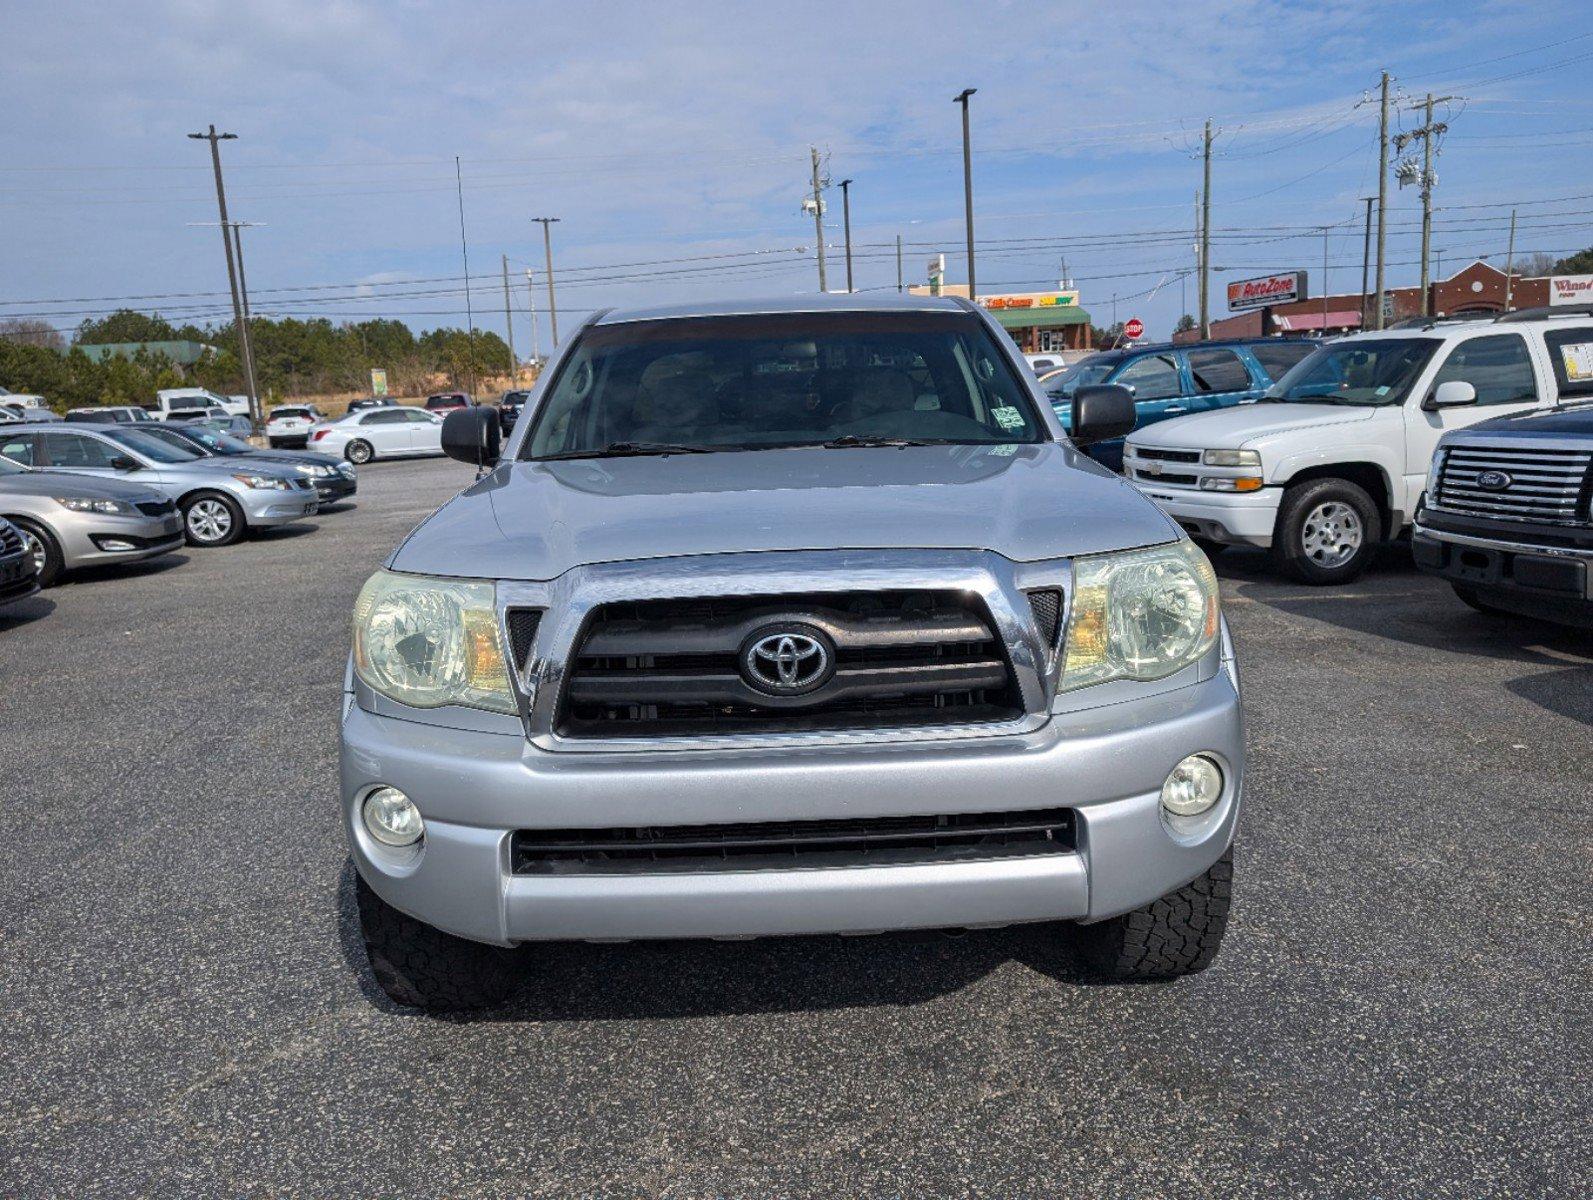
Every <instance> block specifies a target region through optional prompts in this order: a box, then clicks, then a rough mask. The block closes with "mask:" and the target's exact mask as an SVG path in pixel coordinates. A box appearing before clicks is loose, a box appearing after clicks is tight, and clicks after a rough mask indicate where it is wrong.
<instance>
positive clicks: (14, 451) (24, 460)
mask: <svg viewBox="0 0 1593 1200" xmlns="http://www.w3.org/2000/svg"><path fill="white" fill-rule="evenodd" d="M0 456H4V457H6V458H9V459H10V460H11V461H12V462H19V463H21V464H22V465H23V466H24V467H31V466H32V465H33V436H32V435H31V434H26V433H23V434H17V435H16V436H13V437H0Z"/></svg>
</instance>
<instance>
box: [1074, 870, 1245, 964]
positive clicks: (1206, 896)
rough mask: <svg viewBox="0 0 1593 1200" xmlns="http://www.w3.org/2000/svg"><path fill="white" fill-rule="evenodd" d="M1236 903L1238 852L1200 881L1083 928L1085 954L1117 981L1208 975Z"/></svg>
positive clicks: (1081, 942)
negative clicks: (1234, 864)
mask: <svg viewBox="0 0 1593 1200" xmlns="http://www.w3.org/2000/svg"><path fill="white" fill-rule="evenodd" d="M1232 900H1233V848H1232V847H1229V849H1228V850H1227V851H1226V852H1225V853H1224V854H1223V856H1222V857H1221V858H1219V859H1218V860H1217V861H1216V862H1214V863H1212V865H1211V866H1210V867H1209V868H1208V869H1207V870H1206V871H1205V873H1204V874H1202V875H1200V876H1199V877H1198V878H1196V879H1194V880H1191V881H1190V882H1189V883H1186V884H1185V885H1184V886H1183V887H1181V888H1179V889H1178V890H1177V891H1174V892H1169V893H1168V894H1167V895H1165V896H1162V897H1161V898H1160V899H1157V900H1152V901H1151V902H1150V903H1149V904H1147V905H1146V906H1145V907H1144V908H1137V909H1135V910H1134V911H1133V912H1128V913H1124V914H1123V915H1122V916H1119V917H1113V918H1111V919H1110V920H1107V921H1101V922H1098V923H1097V924H1094V925H1085V926H1081V927H1080V929H1079V933H1080V949H1081V951H1082V953H1083V957H1084V961H1085V962H1086V964H1087V965H1089V966H1090V967H1091V968H1092V969H1093V970H1095V971H1098V972H1100V973H1101V974H1103V975H1107V976H1110V977H1111V978H1113V979H1172V978H1175V977H1177V976H1179V975H1194V974H1196V973H1198V972H1200V971H1204V970H1205V969H1206V968H1207V967H1209V966H1210V965H1211V963H1212V960H1213V959H1215V958H1216V957H1217V951H1218V950H1219V949H1220V948H1221V947H1222V938H1223V933H1224V932H1225V931H1226V930H1227V928H1228V908H1229V905H1230V903H1231V902H1232Z"/></svg>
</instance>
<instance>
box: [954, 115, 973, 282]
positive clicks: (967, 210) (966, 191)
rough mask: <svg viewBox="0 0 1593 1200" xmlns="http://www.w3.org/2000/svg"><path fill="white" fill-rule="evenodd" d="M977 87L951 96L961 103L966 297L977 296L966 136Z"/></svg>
mask: <svg viewBox="0 0 1593 1200" xmlns="http://www.w3.org/2000/svg"><path fill="white" fill-rule="evenodd" d="M978 90H979V89H978V88H963V90H962V91H960V92H958V93H957V94H956V95H955V96H953V97H952V98H951V99H952V103H953V104H960V105H962V215H963V223H964V224H965V225H966V226H967V227H968V299H970V300H977V299H978V298H979V292H978V289H977V288H976V287H975V285H974V222H973V152H972V150H971V149H970V140H969V136H968V97H969V96H972V95H973V94H974V93H975V92H977V91H978Z"/></svg>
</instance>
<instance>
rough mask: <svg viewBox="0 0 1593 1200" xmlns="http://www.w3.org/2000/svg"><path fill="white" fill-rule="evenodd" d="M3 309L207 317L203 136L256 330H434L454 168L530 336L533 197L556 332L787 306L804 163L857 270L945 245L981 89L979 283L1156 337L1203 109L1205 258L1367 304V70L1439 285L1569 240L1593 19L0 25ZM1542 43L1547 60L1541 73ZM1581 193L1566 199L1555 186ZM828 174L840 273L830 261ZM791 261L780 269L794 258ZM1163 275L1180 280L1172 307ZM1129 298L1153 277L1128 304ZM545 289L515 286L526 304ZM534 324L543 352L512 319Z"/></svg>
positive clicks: (490, 308)
mask: <svg viewBox="0 0 1593 1200" xmlns="http://www.w3.org/2000/svg"><path fill="white" fill-rule="evenodd" d="M6 27H7V41H8V43H9V45H8V49H7V53H6V61H7V68H6V73H7V76H8V88H7V95H8V98H9V100H8V110H9V111H8V114H7V120H6V121H4V122H0V314H3V315H34V314H38V315H41V316H43V317H44V318H45V319H47V320H49V321H51V322H52V323H53V324H56V325H58V326H62V327H70V326H72V325H75V324H76V323H77V321H78V320H80V319H81V318H82V317H83V316H85V315H90V314H92V313H95V312H97V311H101V310H106V309H109V308H113V307H115V306H116V305H117V304H118V303H121V302H122V300H121V299H120V298H123V297H140V298H139V299H135V300H129V301H127V303H129V304H130V305H131V306H133V307H140V308H144V309H146V310H158V311H161V312H163V313H166V314H167V315H169V316H172V317H176V318H189V317H193V318H197V319H201V320H203V319H209V318H213V317H215V316H217V315H220V314H222V313H224V312H225V311H226V309H227V301H226V297H225V288H226V276H225V268H224V264H223V262H222V257H221V254H220V248H219V247H218V246H217V244H216V242H217V236H218V235H217V233H216V231H215V229H213V228H206V227H203V226H195V225H190V223H191V222H205V221H214V220H215V219H216V211H215V197H214V191H213V189H212V185H211V180H210V174H209V162H208V156H207V154H206V148H205V146H204V144H203V143H200V142H192V141H189V140H187V139H186V138H185V137H184V134H186V133H188V132H191V131H194V130H198V129H202V128H204V126H205V125H206V124H207V123H210V122H214V123H215V124H216V125H217V126H218V127H219V128H222V129H226V130H229V131H232V132H235V133H237V134H238V135H239V140H237V141H235V142H230V143H227V144H226V146H225V147H224V151H223V153H224V156H225V163H226V169H227V180H228V188H229V200H230V206H231V209H232V213H231V215H232V216H233V217H234V218H235V219H241V220H248V221H254V222H259V223H261V226H262V227H260V228H257V229H254V230H252V231H249V232H248V233H246V235H245V236H246V239H247V240H246V251H247V255H248V267H249V283H250V287H251V292H252V294H253V296H254V301H255V309H256V311H258V312H266V313H282V314H292V315H299V316H308V315H312V314H322V315H327V316H331V317H333V318H334V319H336V318H341V317H351V318H352V317H359V318H363V317H367V316H399V317H403V318H405V319H407V320H409V321H411V323H413V324H415V325H417V326H431V325H436V324H463V323H464V321H465V297H464V290H463V285H462V279H461V275H462V270H461V264H460V247H459V216H458V210H457V207H456V194H455V188H454V156H455V155H458V156H459V157H460V159H461V160H462V174H463V180H464V203H465V215H466V220H467V226H468V231H469V242H470V256H471V264H470V265H471V271H472V276H473V277H476V276H479V278H477V279H476V284H477V286H476V288H475V290H474V292H473V294H472V299H473V303H474V306H475V310H476V319H477V321H478V323H479V324H480V325H481V326H482V327H484V328H492V329H497V330H499V331H500V332H501V331H502V326H503V294H502V287H501V282H500V277H499V271H500V263H501V259H500V255H505V254H506V255H508V257H509V259H510V265H511V270H513V271H514V273H515V275H514V279H515V283H514V288H513V291H512V297H513V304H514V306H515V309H516V313H517V320H518V327H517V330H516V334H517V341H518V343H519V346H520V349H521V350H522V352H524V351H525V349H526V348H527V343H528V342H529V336H530V334H529V327H528V324H527V318H526V313H525V309H526V299H525V293H526V288H525V279H524V274H523V270H524V268H525V267H526V266H531V267H533V268H535V269H536V270H537V271H538V273H539V277H540V271H541V265H542V248H541V235H540V229H539V227H537V226H535V225H533V224H531V222H530V218H531V217H533V216H538V215H553V216H558V217H560V218H561V222H560V224H559V225H557V226H555V265H556V267H557V268H558V270H559V273H560V292H559V297H560V307H561V310H563V312H564V320H563V321H562V322H561V325H562V326H563V327H564V328H565V329H566V330H567V329H568V328H569V326H570V325H571V324H572V323H573V322H574V321H575V320H577V319H578V318H579V316H580V314H581V310H587V309H591V308H594V307H604V306H609V305H631V304H638V303H652V302H657V301H667V300H674V299H681V298H688V297H698V296H712V295H756V294H790V293H793V292H799V291H808V290H812V289H814V288H815V287H816V270H815V267H814V263H813V255H812V247H813V242H814V236H813V227H812V222H811V221H810V220H807V219H805V218H804V217H803V216H802V214H801V212H800V209H799V204H800V201H801V199H802V195H803V192H804V188H805V186H806V177H807V173H808V146H809V144H810V143H812V144H817V145H818V146H819V147H820V149H821V150H822V151H824V152H825V153H826V154H827V162H828V170H829V172H830V174H831V176H832V177H833V178H834V179H837V180H839V179H841V178H843V177H847V176H850V177H851V178H853V179H854V180H855V183H854V185H853V188H852V201H853V209H852V211H853V240H854V243H855V247H856V251H857V254H856V275H857V285H858V286H859V288H894V286H895V278H896V274H895V272H896V268H895V255H894V249H893V245H894V240H895V238H896V237H897V235H898V234H899V235H901V236H902V238H903V239H904V241H905V242H906V243H907V252H906V264H907V275H908V279H909V281H916V280H921V279H922V277H923V273H924V270H925V264H926V262H927V260H928V259H929V257H930V256H931V254H933V253H934V252H936V251H944V252H945V253H946V254H947V256H948V274H949V277H951V278H953V279H961V278H963V277H964V274H963V272H964V265H963V262H962V187H961V141H960V138H961V133H960V125H959V123H958V110H957V108H956V106H955V105H954V104H953V103H952V102H951V98H952V96H953V95H954V94H955V93H956V92H957V91H959V90H960V89H961V88H963V87H976V88H978V89H979V91H978V94H977V95H976V96H975V97H974V98H973V130H974V145H975V160H974V176H975V178H974V189H975V208H976V213H977V218H978V226H977V234H978V238H979V242H980V249H979V256H980V258H979V282H980V286H981V290H982V291H987V290H995V289H997V288H1001V289H1005V290H1024V289H1032V288H1039V287H1046V286H1051V285H1054V283H1055V282H1056V280H1057V278H1058V276H1059V275H1060V273H1061V270H1062V264H1063V262H1064V260H1065V262H1066V266H1067V269H1068V271H1069V273H1070V274H1071V275H1072V276H1073V277H1074V278H1075V279H1076V281H1077V285H1078V287H1079V288H1080V290H1081V291H1082V293H1083V297H1082V299H1083V303H1084V305H1085V306H1086V307H1087V308H1089V309H1090V310H1091V312H1092V314H1093V315H1094V316H1095V317H1096V319H1097V322H1098V323H1102V324H1104V323H1106V322H1107V321H1108V320H1110V318H1111V315H1112V311H1113V304H1112V299H1111V298H1112V296H1113V295H1114V294H1115V295H1117V296H1118V297H1120V299H1119V300H1118V302H1117V305H1116V308H1117V314H1118V316H1119V317H1120V318H1126V317H1128V316H1131V315H1137V316H1140V317H1142V318H1144V319H1145V320H1146V322H1147V324H1148V325H1149V327H1150V331H1151V332H1152V333H1153V334H1165V333H1166V332H1167V331H1168V330H1169V329H1170V328H1171V325H1172V323H1173V321H1174V320H1175V319H1176V317H1177V315H1178V313H1179V312H1180V311H1184V310H1186V309H1189V310H1192V309H1193V308H1194V305H1195V291H1194V285H1193V281H1192V280H1189V281H1187V282H1183V283H1181V279H1180V272H1187V271H1189V270H1190V269H1191V268H1192V266H1193V256H1192V252H1191V242H1192V240H1193V233H1192V223H1193V208H1194V198H1195V192H1196V189H1197V187H1198V186H1199V180H1200V176H1199V162H1198V160H1197V158H1196V157H1195V155H1194V150H1195V147H1196V145H1197V143H1198V140H1199V131H1200V127H1201V123H1202V121H1203V120H1204V119H1205V118H1207V117H1212V118H1214V119H1215V121H1216V123H1217V125H1218V127H1219V129H1220V130H1221V133H1220V136H1219V139H1218V157H1217V158H1216V160H1215V165H1214V182H1213V189H1212V194H1213V215H1212V227H1213V232H1214V239H1215V242H1216V245H1215V247H1214V250H1213V255H1212V259H1213V264H1214V266H1216V267H1220V268H1225V271H1224V273H1222V274H1219V275H1217V276H1215V278H1214V286H1213V315H1214V316H1221V315H1224V314H1225V312H1226V309H1225V306H1224V304H1223V302H1222V299H1221V297H1222V288H1221V283H1222V281H1223V280H1224V279H1231V278H1239V277H1242V276H1245V275H1251V274H1260V273H1265V272H1270V271H1274V270H1287V269H1294V268H1300V267H1303V268H1305V269H1307V270H1308V271H1310V273H1311V285H1312V287H1313V289H1315V288H1318V287H1320V280H1319V277H1320V275H1321V272H1322V255H1323V235H1322V233H1321V231H1320V230H1321V227H1322V226H1324V225H1326V226H1329V227H1330V229H1329V232H1328V259H1329V270H1330V276H1329V283H1330V285H1331V287H1332V288H1333V290H1344V289H1346V288H1351V289H1353V288H1354V287H1356V286H1358V285H1359V278H1360V261H1361V214H1362V212H1363V209H1362V206H1361V203H1360V199H1359V198H1360V197H1363V196H1366V195H1370V194H1372V193H1373V192H1375V190H1376V106H1375V104H1374V103H1366V102H1365V101H1366V99H1367V98H1368V97H1370V96H1372V94H1373V92H1374V91H1375V88H1376V85H1377V80H1378V72H1379V71H1380V70H1381V69H1383V68H1387V69H1388V70H1390V71H1391V72H1392V73H1393V74H1394V75H1395V77H1396V81H1397V83H1396V87H1397V95H1398V97H1399V99H1400V102H1401V105H1402V107H1401V109H1400V111H1399V116H1398V121H1397V125H1398V126H1403V127H1406V128H1409V127H1411V126H1413V125H1415V124H1417V123H1418V122H1417V120H1416V119H1415V117H1414V114H1412V113H1411V112H1409V111H1408V110H1406V109H1405V108H1404V107H1403V106H1404V105H1406V104H1408V103H1409V102H1410V101H1411V100H1412V99H1417V98H1420V96H1422V95H1424V94H1425V93H1426V92H1427V91H1428V90H1432V91H1434V92H1436V93H1437V94H1439V95H1448V94H1454V95H1457V96H1460V97H1463V99H1459V100H1456V101H1453V102H1451V103H1449V104H1446V105H1443V106H1441V107H1440V115H1441V116H1445V117H1447V119H1448V120H1449V122H1450V124H1451V131H1450V133H1449V134H1448V135H1447V136H1446V138H1445V139H1444V142H1443V145H1442V151H1441V156H1440V160H1439V167H1438V172H1439V187H1438V192H1437V203H1438V206H1439V212H1438V213H1437V216H1436V232H1435V237H1434V245H1435V247H1436V248H1437V249H1439V250H1441V251H1442V252H1443V269H1444V273H1445V274H1448V273H1449V272H1450V271H1451V270H1452V269H1453V267H1458V266H1459V265H1461V263H1462V261H1463V260H1466V261H1469V259H1470V258H1472V257H1475V256H1477V255H1479V254H1486V255H1491V256H1493V257H1494V258H1495V259H1496V260H1498V261H1501V262H1502V259H1503V255H1504V252H1505V244H1506V233H1507V229H1508V224H1509V213H1510V207H1509V206H1510V205H1511V204H1517V205H1519V212H1520V231H1519V233H1518V235H1517V243H1516V244H1517V250H1518V253H1523V252H1531V251H1535V250H1542V251H1547V252H1550V253H1555V254H1560V253H1563V252H1568V251H1571V250H1574V249H1577V248H1580V247H1583V246H1587V245H1590V244H1593V170H1590V167H1593V88H1590V87H1589V86H1588V84H1589V81H1590V80H1593V6H1590V5H1589V4H1588V3H1586V0H1579V2H1569V3H1559V2H1556V0H1534V2H1532V3H1516V2H1514V0H1497V2H1488V3H1476V4H1465V3H1454V2H1449V3H1399V4H1392V3H1387V2H1383V3H1367V2H1361V0H1340V2H1339V3H1335V4H1333V5H1323V6H1317V5H1302V4H1298V3H1270V2H1262V3H1247V4H1239V3H1219V2H1213V0H1191V2H1189V3H1184V4H1179V5H1176V6H1160V5H1156V6H1137V7H1136V6H1121V7H1119V8H1116V9H1113V8H1109V7H1107V6H1101V5H1097V4H1077V3H1054V4H1047V3H1041V2H1039V0H1028V2H1026V3H1008V2H1004V0H984V2H982V3H977V4H975V3H951V2H948V0H914V2H912V3H897V2H895V0H872V2H870V3H866V4H865V3H850V4H845V3H814V4H796V5H781V6H768V5H761V4H760V5H753V4H724V3H694V2H691V0H675V2H674V3H657V4H653V3H635V4H622V3H613V4H568V3H478V4H470V3H456V4H430V3H418V2H412V0H411V2H403V3H362V2H355V0H320V2H317V3H310V2H307V0H283V2H280V3H274V4H222V3H215V2H212V0H180V2H171V3H160V4H136V3H132V4H118V5H86V4H72V3H53V4H47V3H32V2H31V0H23V2H21V3H18V2H17V0H12V2H11V3H10V4H8V6H7V17H6ZM1556 64H1559V65H1556ZM1390 187H1391V197H1392V207H1391V216H1390V222H1391V228H1390V238H1389V246H1388V259H1389V262H1390V264H1391V265H1390V268H1389V278H1390V280H1391V282H1393V283H1406V282H1412V281H1414V279H1415V278H1416V274H1417V266H1416V258H1417V248H1418V244H1419V243H1418V234H1417V228H1418V216H1419V201H1418V198H1417V196H1416V194H1415V190H1414V189H1413V188H1407V189H1404V190H1400V189H1397V188H1395V187H1394V185H1393V184H1392V183H1391V185H1390ZM1570 197H1574V198H1573V199H1562V198H1570ZM839 199H840V198H839V193H838V192H835V193H833V194H832V196H831V200H832V202H833V209H832V213H831V220H830V222H829V228H828V234H829V240H830V241H831V242H832V243H836V244H837V246H836V248H833V249H832V250H831V251H830V255H829V257H830V264H831V272H832V273H831V286H832V287H833V286H837V285H838V283H839V281H841V280H842V279H844V274H843V269H842V267H841V264H840V253H839V249H838V243H839V242H840V239H841V231H840V220H839V218H840V203H839ZM799 247H800V248H802V249H801V250H798V248H799ZM1181 287H1183V288H1185V289H1187V290H1186V291H1184V292H1183V295H1184V296H1185V297H1186V298H1185V299H1183V300H1182V301H1181V300H1180V295H1181ZM1152 292H1154V294H1150V293H1152ZM537 303H538V305H539V307H540V306H541V305H542V303H543V296H542V295H541V294H540V293H539V295H538V297H537ZM540 335H541V344H542V348H543V349H544V350H545V349H546V348H547V343H548V330H547V324H546V314H545V313H542V314H541V328H540Z"/></svg>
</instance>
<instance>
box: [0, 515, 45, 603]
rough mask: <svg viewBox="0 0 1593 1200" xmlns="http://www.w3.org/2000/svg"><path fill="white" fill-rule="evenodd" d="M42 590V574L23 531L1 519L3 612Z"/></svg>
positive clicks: (0, 553) (0, 568)
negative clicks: (4, 608)
mask: <svg viewBox="0 0 1593 1200" xmlns="http://www.w3.org/2000/svg"><path fill="white" fill-rule="evenodd" d="M38 590H39V571H38V567H37V565H36V562H35V559H34V556H33V552H32V551H31V550H30V549H29V548H28V543H27V539H26V538H24V537H23V536H22V531H21V530H20V529H18V528H17V527H16V526H15V525H12V524H11V523H10V522H9V521H7V520H5V519H4V518H0V608H3V607H5V606H6V605H8V604H15V603H16V602H17V601H18V600H26V599H27V598H28V597H29V596H31V595H33V593H34V592H36V591H38Z"/></svg>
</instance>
